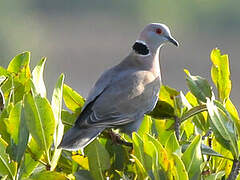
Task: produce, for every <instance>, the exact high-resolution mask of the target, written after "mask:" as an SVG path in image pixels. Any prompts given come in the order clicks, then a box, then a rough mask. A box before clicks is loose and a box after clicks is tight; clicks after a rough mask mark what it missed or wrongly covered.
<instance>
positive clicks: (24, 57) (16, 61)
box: [7, 52, 31, 77]
mask: <svg viewBox="0 0 240 180" xmlns="http://www.w3.org/2000/svg"><path fill="white" fill-rule="evenodd" d="M29 62H30V52H24V53H21V54H19V55H17V56H15V57H14V58H13V59H12V60H11V62H10V63H9V65H8V68H7V70H8V71H9V72H13V73H19V72H21V71H23V70H24V71H23V72H25V73H26V74H25V75H26V76H28V77H29V76H30V74H31V72H30V68H29Z"/></svg>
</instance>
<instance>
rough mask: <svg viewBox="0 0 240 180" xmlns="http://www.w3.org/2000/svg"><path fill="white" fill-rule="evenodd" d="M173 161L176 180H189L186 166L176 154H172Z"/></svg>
mask: <svg viewBox="0 0 240 180" xmlns="http://www.w3.org/2000/svg"><path fill="white" fill-rule="evenodd" d="M172 157H173V160H174V170H175V171H173V172H172V173H173V176H174V179H175V180H188V173H187V171H186V168H185V166H184V163H183V161H182V160H181V158H179V156H178V155H177V154H176V153H173V154H172Z"/></svg>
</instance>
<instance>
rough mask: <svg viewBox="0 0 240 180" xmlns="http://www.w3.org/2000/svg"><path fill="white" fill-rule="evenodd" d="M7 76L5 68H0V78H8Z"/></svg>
mask: <svg viewBox="0 0 240 180" xmlns="http://www.w3.org/2000/svg"><path fill="white" fill-rule="evenodd" d="M8 75H9V72H7V70H6V69H5V68H3V67H2V66H0V76H8ZM0 84H1V83H0Z"/></svg>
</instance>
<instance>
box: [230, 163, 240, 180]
mask: <svg viewBox="0 0 240 180" xmlns="http://www.w3.org/2000/svg"><path fill="white" fill-rule="evenodd" d="M239 170H240V161H238V160H237V159H234V161H233V165H232V170H231V173H230V175H229V176H228V179H227V180H235V179H236V178H237V176H238V174H239Z"/></svg>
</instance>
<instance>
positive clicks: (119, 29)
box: [0, 0, 240, 109]
mask: <svg viewBox="0 0 240 180" xmlns="http://www.w3.org/2000/svg"><path fill="white" fill-rule="evenodd" d="M239 7H240V1H236V0H228V1H218V0H211V1H209V0H185V1H179V0H169V1H163V0H158V1H156V0H131V1H129V0H121V1H116V0H112V1H110V0H85V1H84V0H68V1H65V0H51V1H49V0H21V1H19V0H11V1H6V0H5V1H1V2H0V65H1V66H4V67H6V66H7V64H8V63H9V61H10V60H11V58H12V57H14V56H15V55H16V54H18V53H20V52H23V51H31V52H32V59H31V67H34V66H35V65H36V64H37V62H38V61H39V60H40V58H41V57H43V56H46V57H47V58H48V60H47V64H46V68H45V77H44V79H45V82H46V85H47V89H48V97H50V96H51V94H52V90H53V87H54V86H55V83H56V80H57V78H58V76H59V75H60V73H61V72H63V73H64V74H65V75H66V78H65V82H66V83H67V84H68V85H70V86H71V87H72V88H74V89H75V90H77V91H78V92H79V93H80V94H81V95H83V96H84V97H86V96H87V94H88V91H89V89H90V88H91V87H92V85H93V84H94V82H95V81H96V80H97V78H98V77H99V75H100V74H101V72H103V71H104V70H105V69H106V68H107V67H110V66H113V65H114V64H117V63H118V62H120V60H122V59H123V58H124V57H125V56H126V55H127V54H128V53H129V51H130V49H131V46H132V44H133V43H134V41H135V40H136V38H137V36H138V33H139V32H140V31H141V30H142V28H143V27H144V26H145V25H146V24H148V23H150V22H161V23H165V24H167V25H168V26H169V27H170V29H171V31H172V35H173V36H174V37H175V38H176V39H177V40H178V41H179V43H180V47H179V48H175V47H174V46H173V45H170V44H169V45H167V46H165V47H164V48H163V49H162V53H161V68H162V76H163V77H162V79H163V83H164V84H165V85H169V86H171V87H174V88H176V89H177V90H182V91H184V92H186V82H185V73H184V72H183V69H184V68H186V69H188V70H190V72H191V73H192V74H193V75H200V76H202V77H205V78H207V79H208V80H209V81H210V78H211V77H210V68H211V62H210V59H209V55H210V52H211V50H212V49H213V48H215V47H219V48H220V49H221V50H222V52H223V53H227V54H229V58H230V63H231V64H230V65H231V73H232V83H233V87H232V99H233V102H234V103H235V105H236V106H237V107H239V105H240V94H239V92H240V81H239V77H240V71H239V68H240V59H239V57H240V45H239V43H240V35H239V33H240V11H239ZM211 83H212V82H211ZM238 109H240V108H238Z"/></svg>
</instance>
